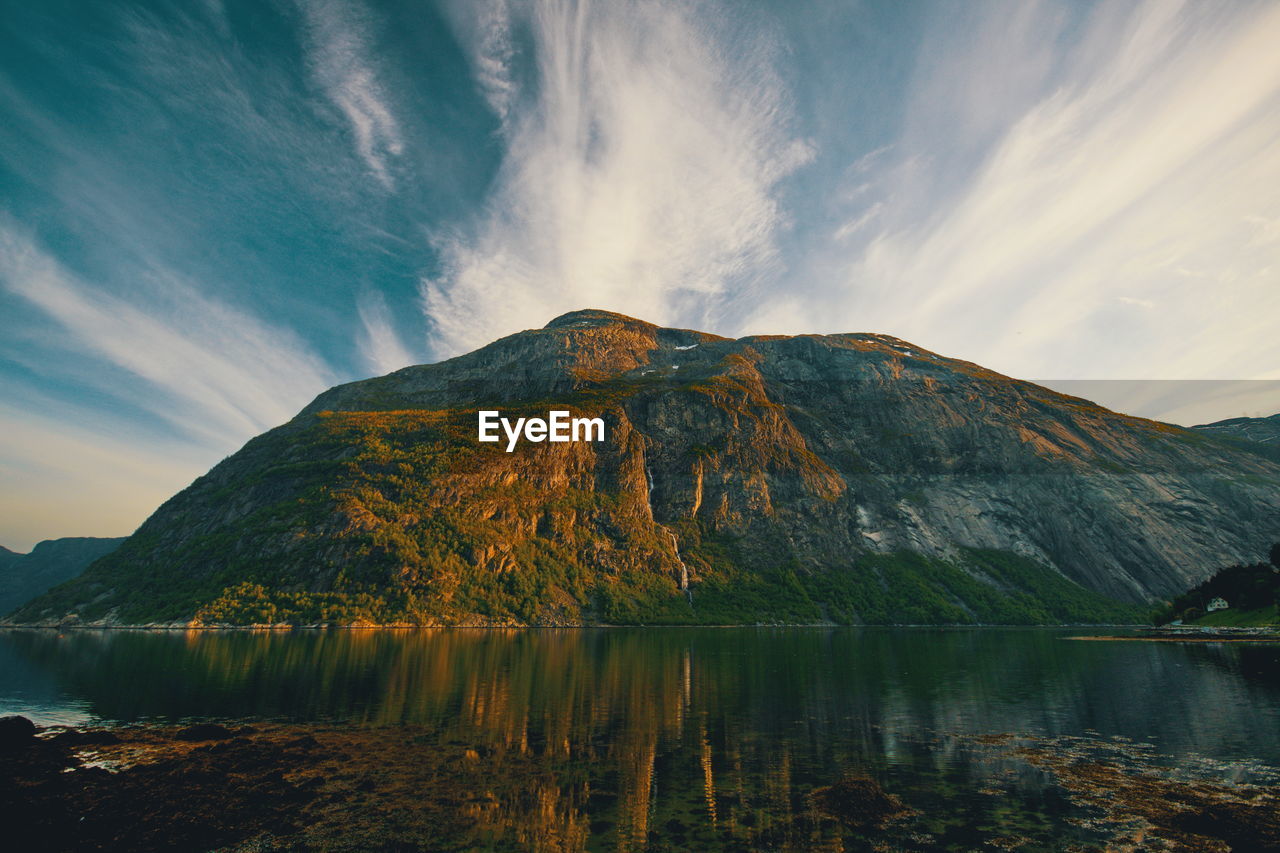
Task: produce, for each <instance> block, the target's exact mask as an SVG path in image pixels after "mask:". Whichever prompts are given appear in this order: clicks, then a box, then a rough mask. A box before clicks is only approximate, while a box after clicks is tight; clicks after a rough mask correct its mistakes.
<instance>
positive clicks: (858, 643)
mask: <svg viewBox="0 0 1280 853" xmlns="http://www.w3.org/2000/svg"><path fill="white" fill-rule="evenodd" d="M1078 633H1080V632H1079V631H1068V630H1062V629H1027V630H997V629H986V630H983V629H976V630H962V629H953V630H949V629H918V630H907V629H896V630H895V629H883V630H879V629H861V630H859V629H825V628H726V629H541V630H539V629H528V630H497V629H489V630H485V629H438V630H412V631H411V630H405V631H396V630H355V631H353V630H345V631H344V630H333V631H307V630H299V631H293V632H270V631H263V632H250V631H223V632H218V631H204V632H199V631H191V632H184V631H90V630H80V631H70V632H66V633H64V634H58V633H56V632H47V631H34V630H27V631H24V630H10V631H3V632H0V714H13V713H20V714H24V715H27V716H29V717H31V718H32V719H33V720H35V721H36V722H37V723H38V724H41V725H58V724H61V725H82V726H83V725H110V726H117V727H120V726H130V725H143V724H145V725H150V726H163V725H165V724H169V723H179V722H182V723H187V722H190V721H192V720H217V721H223V722H227V721H234V722H236V723H237V724H243V723H252V724H257V725H266V726H294V727H297V726H314V727H328V728H326V729H325V731H328V732H330V734H329V735H328V736H329V737H334V736H335V735H334V734H333V732H347V733H350V734H353V736H354V733H361V732H367V733H369V736H370V737H374V738H378V739H381V740H380V741H379V742H385V741H387V740H388V739H390V741H392V742H393V743H394V745H395V749H394V750H393V752H398V753H403V754H413V753H414V752H415V751H420V752H421V755H422V758H423V761H424V762H428V761H429V762H434V763H432V764H431V765H430V766H431V767H432V768H433V769H432V771H431V773H432V776H431V780H430V783H431V784H432V785H436V786H444V787H445V788H447V789H448V790H449V792H450V795H451V796H452V795H456V797H457V798H458V800H459V802H463V803H473V804H474V803H479V804H481V805H476V806H475V808H471V807H470V806H468V807H467V808H465V809H461V810H460V811H458V812H457V815H458V820H459V821H461V823H459V824H458V826H457V827H455V829H456V832H457V833H460V834H459V835H458V836H457V837H459V838H462V839H464V841H463V842H460V843H464V844H472V845H475V846H477V847H492V848H495V849H523V848H525V847H528V846H530V844H531V846H533V847H535V848H536V847H538V846H539V845H541V846H548V847H551V846H555V847H557V849H609V850H639V849H652V850H661V849H814V848H818V847H830V848H831V849H838V848H840V847H841V846H843V849H875V845H876V844H888V845H889V847H890V849H922V850H923V849H977V848H979V847H982V846H983V845H987V847H986V848H985V849H992V848H991V845H994V846H995V847H996V848H999V847H1002V846H1003V847H1004V848H1006V849H1026V850H1034V849H1068V848H1070V847H1071V846H1072V845H1075V846H1076V849H1082V850H1084V849H1108V848H1113V847H1117V846H1120V847H1123V846H1124V844H1125V843H1128V841H1126V839H1128V840H1129V841H1132V840H1133V839H1135V838H1137V839H1140V838H1141V837H1143V836H1144V833H1150V832H1151V831H1152V827H1153V826H1156V827H1157V828H1158V827H1159V826H1162V824H1161V823H1160V821H1161V817H1160V815H1159V814H1156V813H1152V812H1151V811H1150V809H1151V805H1152V803H1153V802H1159V801H1160V799H1159V798H1160V796H1162V795H1160V794H1159V793H1158V792H1159V790H1161V789H1160V788H1159V786H1160V785H1171V786H1176V787H1177V790H1178V791H1180V792H1182V793H1180V794H1179V796H1184V795H1186V792H1187V791H1201V792H1202V793H1203V796H1204V797H1205V802H1210V801H1212V802H1215V803H1220V804H1221V803H1224V802H1228V801H1230V800H1231V798H1232V797H1233V796H1235V795H1236V794H1237V793H1238V794H1239V798H1238V799H1239V803H1238V804H1237V805H1238V806H1239V808H1240V809H1243V810H1244V811H1242V812H1241V813H1242V814H1246V816H1247V815H1253V816H1255V817H1256V816H1258V815H1263V816H1267V815H1273V812H1267V813H1266V814H1264V809H1274V795H1275V793H1276V790H1277V788H1276V784H1277V780H1278V779H1280V646H1276V645H1263V644H1252V645H1250V644H1212V643H1201V644H1194V645H1193V644H1173V643H1144V642H1124V641H1113V640H1092V641H1085V640H1072V639H1068V637H1069V636H1071V635H1072V634H1078ZM318 730H319V729H317V731H318ZM262 736H263V737H266V736H267V735H262ZM317 736H318V737H321V742H322V743H323V742H324V737H325V736H324V735H317ZM454 753H456V754H457V755H459V756H461V757H460V758H458V759H457V761H452V760H451V759H449V760H446V757H447V756H450V755H453V754H454ZM388 772H390V771H388ZM451 774H453V775H451ZM1139 783H1141V784H1139ZM424 784H425V783H424ZM1151 786H1155V787H1151ZM1197 786H1199V787H1197ZM392 787H393V786H388V790H391V789H392ZM402 787H406V786H402ZM411 787H412V786H407V787H406V790H409V789H411ZM379 790H381V789H379ZM1170 790H1172V789H1170ZM1152 791H1156V792H1157V793H1156V794H1153V793H1152ZM1126 792H1128V793H1126ZM359 796H360V797H365V796H366V795H365V794H360V795H359ZM388 796H390V795H389V794H388ZM1126 797H1128V799H1126ZM1224 798H1225V799H1224ZM1126 803H1127V805H1126ZM1241 804H1243V805H1241ZM1268 804H1270V805H1268ZM388 807H389V808H392V809H397V808H398V809H410V808H412V807H413V806H412V805H411V804H408V805H406V804H405V803H400V804H399V805H396V804H395V803H390V805H389V806H388ZM1246 807H1247V808H1246ZM1180 808H1181V809H1182V810H1181V811H1180V812H1179V813H1178V814H1179V815H1183V816H1184V817H1185V813H1186V812H1187V808H1183V807H1180ZM1214 808H1218V806H1214ZM468 809H470V810H468ZM1144 809H1146V811H1144ZM1166 817H1168V816H1167V815H1166ZM343 819H344V820H356V821H359V820H362V818H359V817H358V816H357V817H350V816H344V818H343ZM370 819H371V818H370ZM1181 819H1182V818H1180V817H1178V815H1174V816H1173V817H1168V820H1169V826H1170V827H1173V829H1169V830H1168V831H1169V832H1174V833H1175V835H1176V833H1177V832H1184V831H1185V832H1190V831H1191V830H1188V829H1185V827H1183V828H1179V827H1182V824H1179V823H1178V820H1181ZM1268 819H1270V818H1268ZM530 821H534V822H535V823H536V824H537V827H539V828H538V829H537V831H536V832H535V833H534V835H533V836H531V835H529V833H530V828H529V827H530V824H529V822H530ZM1230 824H1231V826H1234V827H1236V828H1237V831H1239V826H1240V825H1241V824H1240V819H1239V818H1236V817H1233V818H1232V819H1231V822H1230ZM407 825H408V824H406V826H407ZM1193 828H1194V827H1193ZM404 831H409V830H407V829H406V830H404ZM1196 831H1199V830H1196ZM535 836H536V838H541V839H543V841H545V842H546V843H545V844H543V843H542V842H537V843H529V838H531V837H535ZM1188 837H1191V838H1193V839H1194V838H1198V837H1199V836H1194V835H1193V836H1188ZM1215 837H1217V836H1215ZM466 839H469V840H466ZM520 839H524V841H523V842H522V841H521V840H520ZM552 841H554V842H555V843H554V845H553V844H552V843H551V842H552ZM1188 844H1189V845H1190V846H1189V847H1187V849H1195V846H1196V845H1195V844H1194V843H1191V842H1188ZM1169 849H1183V848H1179V847H1177V846H1176V845H1175V846H1174V847H1171V848H1169Z"/></svg>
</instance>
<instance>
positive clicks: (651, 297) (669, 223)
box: [422, 0, 812, 354]
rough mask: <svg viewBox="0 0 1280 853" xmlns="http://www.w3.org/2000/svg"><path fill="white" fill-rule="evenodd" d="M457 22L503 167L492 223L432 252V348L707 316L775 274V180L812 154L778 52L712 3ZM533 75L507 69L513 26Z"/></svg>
mask: <svg viewBox="0 0 1280 853" xmlns="http://www.w3.org/2000/svg"><path fill="white" fill-rule="evenodd" d="M485 8H486V9H487V11H482V12H479V13H478V14H479V15H480V17H481V19H482V20H483V26H481V27H479V28H477V27H476V26H474V25H473V26H471V27H469V28H464V36H465V37H468V38H470V40H471V42H472V43H473V50H474V53H475V55H476V60H475V62H476V65H477V69H478V70H477V77H478V79H479V83H480V87H481V89H482V91H483V92H484V94H485V95H486V97H487V98H488V100H489V103H490V104H491V105H492V107H493V109H494V110H495V112H496V113H497V114H498V115H499V117H500V118H501V119H502V121H503V125H502V126H503V128H504V130H503V134H504V136H503V141H504V144H505V157H504V161H503V163H502V166H501V169H500V172H499V174H498V176H497V178H496V180H495V182H494V185H493V188H492V191H491V194H490V196H489V198H488V201H487V205H486V207H485V210H484V213H483V215H482V216H480V217H478V219H477V220H476V221H474V222H469V223H463V224H461V225H460V226H458V227H457V228H456V229H455V230H453V231H451V232H448V233H437V234H436V235H435V245H436V248H437V249H438V251H439V254H440V256H441V258H442V263H443V267H444V272H443V274H441V275H438V276H435V277H433V278H431V279H430V280H427V281H424V283H423V287H422V299H423V305H424V310H425V313H426V315H427V317H428V320H429V322H430V323H431V326H432V329H433V332H434V341H435V343H436V346H437V350H438V351H439V352H440V353H445V354H447V353H453V352H457V351H458V350H460V349H463V348H466V347H470V346H473V345H477V344H481V343H484V342H487V341H489V340H491V339H493V337H495V336H496V335H498V334H500V333H505V332H510V331H514V330H516V329H520V328H526V327H528V326H530V325H537V324H539V323H541V322H545V320H547V319H549V318H550V317H551V316H553V315H554V314H556V313H559V312H562V311H565V310H571V309H575V308H581V307H584V306H595V307H603V308H609V309H613V310H619V311H624V312H627V313H632V314H637V315H639V316H643V317H646V318H649V319H654V320H658V321H673V320H675V319H676V318H682V319H683V320H684V321H685V322H690V323H693V322H698V321H705V320H706V319H707V318H708V317H710V316H713V315H714V314H715V312H716V310H717V306H718V304H719V300H721V299H722V298H724V297H725V296H726V295H727V294H730V293H733V294H734V295H736V296H738V297H743V298H746V297H748V295H749V292H750V290H751V289H752V288H753V287H754V286H756V285H757V284H758V283H759V281H760V280H761V279H762V278H763V277H766V276H768V275H769V273H770V272H771V271H776V269H777V268H778V264H777V247H776V238H777V235H778V233H779V231H780V230H781V229H783V228H785V226H786V223H787V217H786V216H785V214H784V213H783V211H782V209H781V207H780V204H779V201H778V196H777V187H778V183H779V182H780V181H781V180H782V179H783V178H784V177H785V176H787V175H788V174H789V173H791V172H792V171H793V170H795V169H796V168H797V167H798V166H800V165H801V164H803V163H804V162H806V161H807V160H808V159H809V158H810V157H811V154H812V151H811V148H810V146H809V145H808V144H807V143H806V142H804V141H802V140H800V139H798V138H797V137H796V135H795V133H794V132H793V131H792V130H791V129H790V119H789V114H788V100H787V98H786V94H785V91H784V88H783V86H782V84H781V83H780V81H779V79H778V78H777V75H776V73H775V71H774V66H773V63H774V61H775V58H776V50H775V45H773V44H772V43H771V42H770V41H769V40H768V39H766V38H763V37H761V36H759V35H758V34H755V35H752V34H750V33H747V32H745V31H735V32H734V33H733V34H732V35H733V39H732V43H731V42H730V39H729V36H730V34H729V33H728V32H727V31H726V28H727V27H729V26H730V25H729V23H728V21H729V20H730V17H729V16H728V12H729V9H728V8H727V7H725V8H722V7H718V6H715V5H712V4H705V3H704V4H699V3H691V4H658V3H649V2H632V0H620V2H609V3H601V4H593V3H590V2H565V1H564V0H546V2H536V3H524V4H519V5H516V4H511V5H510V6H508V4H507V3H505V2H498V3H495V4H492V5H489V6H487V7H485ZM516 29H518V30H519V31H520V32H521V33H528V34H529V38H530V39H531V41H530V42H529V43H528V44H527V45H525V44H524V43H521V49H522V51H523V54H522V55H523V56H524V57H525V58H526V61H525V62H524V63H521V64H520V65H521V67H524V65H527V66H528V67H529V69H530V73H526V74H522V73H520V72H519V70H518V69H517V68H515V67H513V62H512V56H514V55H515V54H516V50H515V48H514V47H512V45H513V43H514V42H513V40H514V39H515V35H514V31H515V30H516Z"/></svg>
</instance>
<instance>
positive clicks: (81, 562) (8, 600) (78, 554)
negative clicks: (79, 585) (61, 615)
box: [0, 536, 124, 614]
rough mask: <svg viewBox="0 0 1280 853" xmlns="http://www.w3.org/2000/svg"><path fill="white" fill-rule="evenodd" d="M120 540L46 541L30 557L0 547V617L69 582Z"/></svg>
mask: <svg viewBox="0 0 1280 853" xmlns="http://www.w3.org/2000/svg"><path fill="white" fill-rule="evenodd" d="M122 542H124V539H123V538H120V539H99V538H93V537H88V536H79V537H66V538H64V539H46V540H45V541H43V542H40V543H39V544H37V545H36V546H35V547H34V548H32V549H31V553H30V554H15V553H14V552H13V551H10V550H9V549H8V548H4V547H0V614H5V613H9V612H10V611H12V610H14V609H15V608H17V607H18V606H19V605H22V604H25V603H27V602H28V601H30V600H31V599H33V598H35V597H36V596H37V595H39V594H40V593H42V592H44V591H45V590H47V589H49V588H50V587H53V586H56V585H58V584H60V583H62V582H63V581H67V580H70V579H71V578H74V577H75V576H76V575H78V574H80V573H81V572H83V571H84V570H85V569H86V568H87V567H88V566H89V564H90V563H92V562H93V561H94V560H96V559H98V558H99V557H101V556H103V555H105V554H109V553H111V552H112V551H114V550H115V549H116V548H118V547H120V543H122Z"/></svg>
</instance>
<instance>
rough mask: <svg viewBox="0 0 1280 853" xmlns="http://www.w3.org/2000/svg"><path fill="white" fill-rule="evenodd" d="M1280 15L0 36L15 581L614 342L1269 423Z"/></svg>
mask: <svg viewBox="0 0 1280 853" xmlns="http://www.w3.org/2000/svg"><path fill="white" fill-rule="evenodd" d="M1277 44H1280V3H1278V2H1274V0H1273V2H1252V0H1235V2H1219V3H1203V2H1194V0H1188V2H1178V0H1146V1H1145V2H1144V0H1098V1H1097V2H1081V0H1020V2H1017V3H1011V2H1000V0H982V2H979V0H932V2H930V1H929V0H920V1H919V2H910V3H904V2H898V1H897V0H865V2H859V0H841V1H840V2H835V0H799V2H763V0H732V2H723V3H718V2H703V1H702V0H662V2H658V1H657V0H655V1H654V2H643V0H609V1H608V2H597V3H592V2H585V0H584V2H569V0H546V2H518V0H443V2H432V0H414V2H403V3H401V2H385V3H381V2H379V3H375V2H371V0H246V2H232V0H171V1H170V2H141V1H140V2H130V3H124V2H118V1H117V0H97V2H94V3H84V2H79V0H74V2H73V1H72V0H46V2H41V3H29V2H21V0H0V435H2V436H3V441H2V442H0V544H3V545H6V546H7V547H9V548H12V549H16V550H26V549H28V548H29V547H30V546H31V545H32V544H33V543H35V542H36V541H39V540H41V539H45V538H54V537H59V536H72V535H97V536H110V535H126V534H128V533H130V532H131V531H132V530H133V529H134V528H135V527H136V526H137V525H138V524H139V523H140V522H141V521H142V520H143V519H144V518H145V517H146V516H147V515H149V514H150V513H151V512H152V511H153V510H154V509H155V507H156V506H158V505H159V504H160V503H161V502H162V501H163V500H165V499H166V498H168V497H169V496H170V495H172V494H173V493H175V492H176V491H178V490H179V489H181V488H183V487H184V486H186V485H187V484H189V483H190V482H191V481H192V480H193V479H194V478H195V477H197V476H198V475H200V474H201V473H203V472H204V471H205V470H207V469H208V468H209V467H210V466H211V465H213V464H214V463H216V462H217V461H218V460H219V459H221V458H223V457H224V456H226V455H228V454H230V453H232V452H234V451H235V450H236V449H238V448H239V447H240V446H241V445H242V444H243V443H244V442H245V441H246V440H247V439H248V438H250V437H252V436H253V435H255V434H257V433H259V432H262V431H263V430H266V429H268V428H270V427H273V426H275V425H278V424H280V423H283V422H284V421H286V420H288V419H289V418H290V417H292V416H293V415H294V414H295V413H296V412H297V411H298V410H299V409H300V408H302V407H303V406H304V405H305V404H306V403H307V402H309V401H310V400H311V399H312V398H313V397H314V396H315V395H316V394H317V393H319V392H320V391H322V390H324V389H325V388H327V387H329V386H331V385H333V384H336V383H338V382H343V381H350V380H353V379H359V378H363V377H368V376H374V375H379V374H382V373H386V372H389V371H391V370H395V369H397V368H400V367H403V366H405V365H408V364H415V363H425V362H430V361H436V360H439V359H442V358H446V357H449V356H452V355H456V354H459V353H462V352H466V351H468V350H470V349H473V348H475V347H477V346H481V345H483V344H485V343H487V342H489V341H491V340H493V339H494V338H496V337H499V336H501V335H504V334H508V333H511V332H514V331H518V330H520V329H525V328H536V327H540V326H542V325H544V324H545V323H546V322H547V321H548V320H550V319H551V318H552V317H555V316H557V315H558V314H561V313H564V312H566V311H571V310H575V309H579V308H585V307H594V308H605V309H610V310H614V311H620V312H623V313H626V314H630V315H633V316H638V317H641V318H643V319H646V320H650V321H653V322H657V323H661V324H664V325H675V326H682V327H690V328H697V329H702V330H706V331H712V332H717V333H719V334H723V335H729V336H740V335H744V334H755V333H802V332H881V333H886V334H891V335H895V336H897V337H899V338H903V339H905V340H908V341H910V342H912V343H914V344H916V345H918V346H922V347H925V348H926V349H930V350H933V351H935V352H939V353H942V354H944V355H949V356H954V357H959V358H963V359H966V360H969V361H974V362H978V363H980V364H983V365H984V366H987V367H990V368H992V369H995V370H998V371H1000V372H1002V373H1006V374H1008V375H1011V376H1015V377H1018V378H1022V379H1030V380H1033V381H1039V382H1044V383H1046V384H1049V385H1051V386H1052V387H1058V388H1060V389H1062V390H1065V391H1067V392H1068V393H1073V394H1078V395H1080V396H1086V397H1089V398H1091V399H1094V400H1097V401H1098V402H1100V403H1103V404H1104V405H1109V406H1112V407H1113V408H1117V409H1120V410H1124V411H1128V412H1132V413H1135V414H1141V415H1145V416H1148V417H1155V418H1159V419H1162V420H1168V421H1171V422H1175V423H1182V424H1193V423H1202V422H1207V421H1212V420H1216V419H1220V418H1227V417H1235V416H1240V415H1270V414H1273V413H1276V412H1280V335H1277V333H1276V329H1277V328H1278V327H1280V323H1278V322H1277V321H1278V320H1280V50H1277V49H1276V45H1277Z"/></svg>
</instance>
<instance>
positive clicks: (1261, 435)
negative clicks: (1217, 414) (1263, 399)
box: [1192, 414, 1280, 448]
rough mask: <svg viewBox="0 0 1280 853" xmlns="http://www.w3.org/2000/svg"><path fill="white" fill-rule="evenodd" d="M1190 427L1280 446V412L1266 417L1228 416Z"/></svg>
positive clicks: (1228, 436) (1212, 433)
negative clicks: (1222, 419) (1225, 418)
mask: <svg viewBox="0 0 1280 853" xmlns="http://www.w3.org/2000/svg"><path fill="white" fill-rule="evenodd" d="M1192 429H1195V430H1200V431H1201V432H1205V433H1209V434H1211V435H1218V436H1224V437H1227V438H1242V439H1247V440H1249V441H1256V442H1258V443H1260V444H1268V445H1271V446H1272V447H1276V448H1280V414H1278V415H1271V416H1270V417H1266V418H1228V419H1227V420H1225V421H1214V422H1213V423H1211V424H1200V425H1198V426H1193V427H1192Z"/></svg>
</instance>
